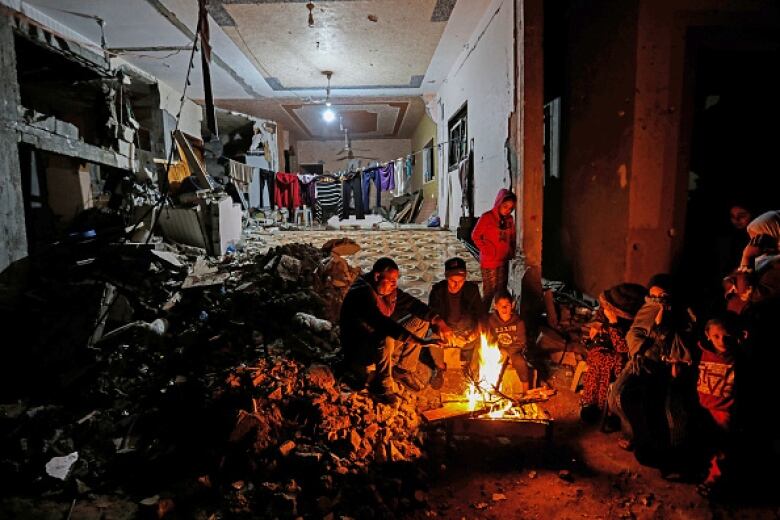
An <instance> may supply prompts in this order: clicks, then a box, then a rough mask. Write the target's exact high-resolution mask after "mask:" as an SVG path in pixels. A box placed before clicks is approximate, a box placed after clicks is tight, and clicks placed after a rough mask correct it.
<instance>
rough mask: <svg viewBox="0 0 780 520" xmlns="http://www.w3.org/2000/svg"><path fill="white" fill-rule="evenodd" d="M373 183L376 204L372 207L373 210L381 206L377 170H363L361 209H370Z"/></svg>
mask: <svg viewBox="0 0 780 520" xmlns="http://www.w3.org/2000/svg"><path fill="white" fill-rule="evenodd" d="M372 182H373V183H374V186H375V188H376V190H375V191H376V204H375V205H374V207H375V208H378V207H379V206H381V205H382V201H381V195H380V192H381V189H380V188H381V185H380V179H379V168H368V169H366V170H363V180H362V183H361V185H362V188H363V208H364V209H366V210H368V209H370V208H371V201H370V200H369V199H370V197H369V196H370V195H371V183H372Z"/></svg>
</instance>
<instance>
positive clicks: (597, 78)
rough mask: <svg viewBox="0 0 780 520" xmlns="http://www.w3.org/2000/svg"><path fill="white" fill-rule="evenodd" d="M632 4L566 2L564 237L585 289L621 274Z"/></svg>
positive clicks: (613, 280)
mask: <svg viewBox="0 0 780 520" xmlns="http://www.w3.org/2000/svg"><path fill="white" fill-rule="evenodd" d="M637 8H638V2H636V1H630V2H602V3H597V4H590V3H584V2H570V10H569V12H568V17H567V23H568V35H567V39H568V42H569V45H568V56H567V60H566V73H565V76H564V78H565V80H564V87H563V88H564V91H563V95H562V103H563V107H562V110H561V113H562V116H561V117H562V119H563V120H564V121H563V129H564V130H563V135H562V141H563V143H565V145H564V146H565V148H564V154H563V158H562V168H563V230H562V241H563V250H564V252H565V256H566V257H567V258H568V259H569V261H570V262H571V264H572V266H573V273H574V283H575V284H576V286H577V287H579V288H580V289H581V290H583V291H585V292H586V293H589V294H597V293H598V292H599V291H601V290H602V289H604V288H606V287H608V286H610V285H613V284H615V283H618V282H620V281H622V280H623V279H624V276H625V273H626V258H625V255H624V254H623V253H622V252H623V251H625V249H626V243H627V242H626V241H627V239H628V221H627V216H628V203H629V182H630V178H631V172H632V164H631V147H632V130H633V126H632V125H633V114H634V103H633V99H634V76H635V70H636V49H635V42H636V17H637ZM566 144H567V145H568V146H566ZM632 281H638V282H640V283H643V282H644V280H632Z"/></svg>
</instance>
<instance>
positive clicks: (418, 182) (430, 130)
mask: <svg viewBox="0 0 780 520" xmlns="http://www.w3.org/2000/svg"><path fill="white" fill-rule="evenodd" d="M431 140H433V143H434V150H433V171H434V173H438V170H437V169H436V167H437V164H438V162H439V158H438V155H439V154H438V152H437V150H436V148H435V146H436V123H434V122H433V120H432V119H431V118H430V117H428V116H427V115H424V116H423V118H422V119H421V120H420V124H418V125H417V128H416V129H415V131H414V134H412V151H413V152H416V151H418V150H422V149H423V148H424V147H425V145H427V144H428V143H429V142H430V141H431ZM422 156H423V154H422V153H418V154H416V155H415V156H414V172H413V173H412V179H411V185H412V189H411V191H412V192H415V191H418V190H420V189H422V190H423V196H424V197H425V198H436V193H437V188H438V177H434V178H433V180H432V181H430V182H425V183H424V182H423V159H422Z"/></svg>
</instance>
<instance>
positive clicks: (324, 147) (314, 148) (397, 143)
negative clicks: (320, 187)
mask: <svg viewBox="0 0 780 520" xmlns="http://www.w3.org/2000/svg"><path fill="white" fill-rule="evenodd" d="M411 147H412V143H411V141H410V140H409V139H364V140H355V141H352V149H353V151H354V154H355V158H360V157H368V158H369V159H365V158H364V159H361V160H362V165H363V166H366V165H367V164H368V163H369V162H371V160H377V161H379V162H387V161H392V160H395V159H397V158H399V157H406V155H407V154H408V153H409V152H411V151H412V148H411ZM343 148H344V141H343V140H338V141H298V143H297V145H296V152H297V154H298V164H299V165H300V164H317V163H319V162H320V161H322V162H323V169H324V170H325V171H326V172H327V171H338V170H340V169H342V168H344V166H345V165H346V164H347V162H346V161H340V160H338V159H339V157H343V156H344V155H346V154H341V155H340V154H339V153H338V152H339V151H340V150H341V149H343Z"/></svg>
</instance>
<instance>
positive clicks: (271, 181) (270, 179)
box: [258, 168, 276, 208]
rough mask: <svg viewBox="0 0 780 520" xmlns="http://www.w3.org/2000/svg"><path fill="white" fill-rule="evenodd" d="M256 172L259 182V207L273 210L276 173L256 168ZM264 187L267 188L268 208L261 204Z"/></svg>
mask: <svg viewBox="0 0 780 520" xmlns="http://www.w3.org/2000/svg"><path fill="white" fill-rule="evenodd" d="M258 171H259V174H258V180H259V181H260V207H263V208H265V207H269V208H273V206H274V197H276V188H275V187H274V185H275V180H276V173H274V172H272V171H271V170H266V169H265V168H258ZM266 186H267V187H268V206H265V205H264V204H263V189H264V187H266Z"/></svg>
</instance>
